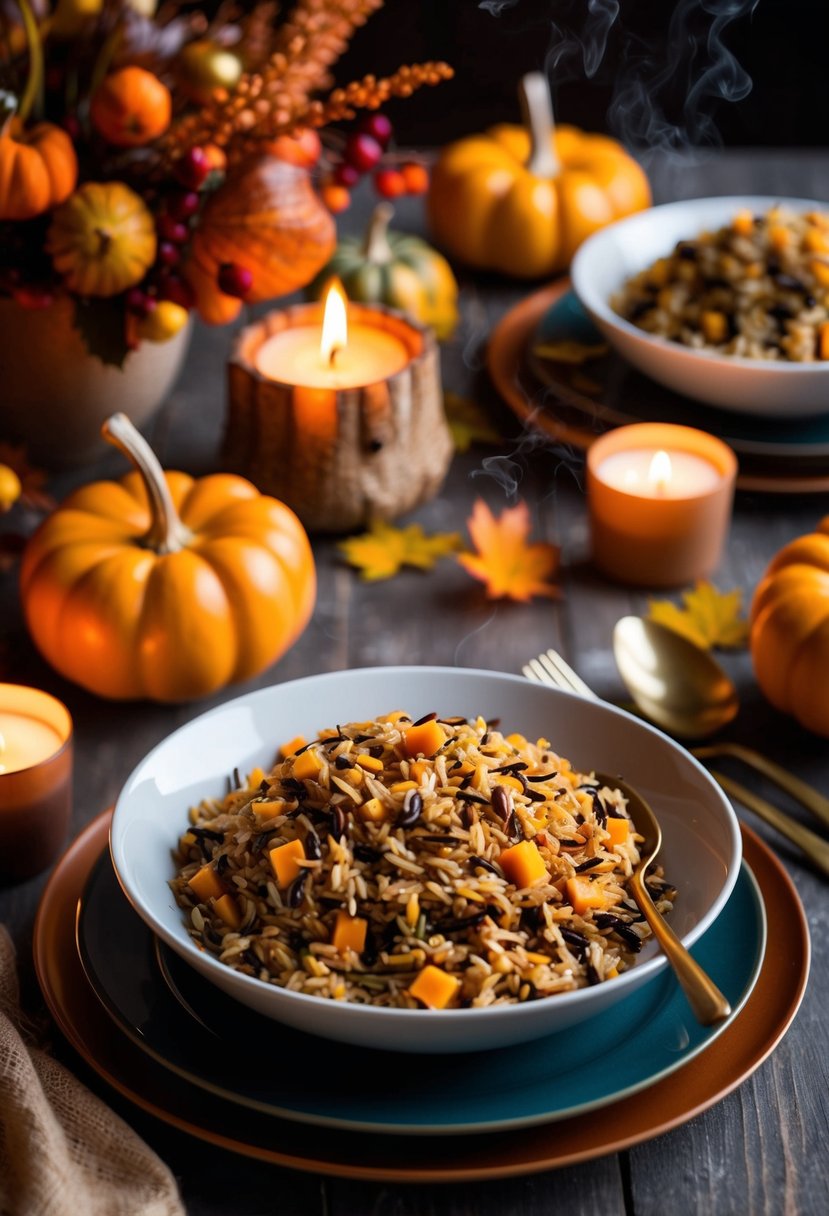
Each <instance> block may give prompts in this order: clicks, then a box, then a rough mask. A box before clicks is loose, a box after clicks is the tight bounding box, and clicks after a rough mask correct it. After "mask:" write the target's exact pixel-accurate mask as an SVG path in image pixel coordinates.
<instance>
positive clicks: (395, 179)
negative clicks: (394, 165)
mask: <svg viewBox="0 0 829 1216" xmlns="http://www.w3.org/2000/svg"><path fill="white" fill-rule="evenodd" d="M374 189H375V190H376V191H377V193H378V194H380V195H382V197H383V198H399V197H400V195H401V194H405V193H406V179H405V178H404V177H403V174H402V173H400V172H399V171H398V170H397V169H380V170H378V172H377V173H375V174H374Z"/></svg>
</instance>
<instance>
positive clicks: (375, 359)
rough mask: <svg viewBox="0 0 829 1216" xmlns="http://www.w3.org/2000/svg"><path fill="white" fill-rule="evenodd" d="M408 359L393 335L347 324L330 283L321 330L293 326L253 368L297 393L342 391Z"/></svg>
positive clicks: (393, 370)
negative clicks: (288, 386)
mask: <svg viewBox="0 0 829 1216" xmlns="http://www.w3.org/2000/svg"><path fill="white" fill-rule="evenodd" d="M410 358H411V355H410V353H409V351H408V349H407V347H406V346H405V345H404V343H403V342H402V341H401V340H400V338H399V337H397V336H396V335H395V334H393V333H390V332H388V331H387V330H385V329H383V328H381V327H380V326H378V325H369V324H366V323H365V322H363V323H360V322H356V323H354V322H352V323H351V324H349V321H348V310H347V302H346V298H345V293H344V292H343V289H342V287H341V286H340V284H339V283H338V282H337V280H334V282H332V284H331V285H330V287H329V288H328V291H327V293H326V297H325V305H324V312H323V320H322V324H321V325H298V326H294V327H293V328H291V329H285V330H283V331H282V332H281V333H277V334H274V336H273V337H272V338H269V339H268V341H267V342H265V343H264V344H263V345H262V347H261V349H260V350H259V352H258V354H257V356H256V359H255V365H256V368H257V369H258V371H260V372H261V373H262V375H263V376H267V377H268V378H269V379H271V380H280V381H282V382H284V383H286V384H293V385H296V386H298V387H300V388H322V389H325V388H327V389H335V390H337V389H347V388H361V387H362V386H364V385H367V384H377V383H379V382H380V381H381V380H387V379H388V378H389V376H394V375H396V374H397V372H399V371H402V369H403V368H404V367H405V366H406V364H407V363H408V362H409V359H410Z"/></svg>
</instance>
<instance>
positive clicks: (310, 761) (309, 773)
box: [291, 747, 322, 781]
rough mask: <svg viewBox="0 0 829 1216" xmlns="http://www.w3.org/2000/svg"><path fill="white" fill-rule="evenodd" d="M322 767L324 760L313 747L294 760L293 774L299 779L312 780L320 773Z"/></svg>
mask: <svg viewBox="0 0 829 1216" xmlns="http://www.w3.org/2000/svg"><path fill="white" fill-rule="evenodd" d="M321 768H322V760H321V759H320V757H319V756H318V755H317V752H316V751H315V750H314V748H313V747H311V748H309V749H308V751H307V752H303V753H302V755H301V756H297V758H296V759H295V760H294V766H293V768H292V769H291V776H292V777H296V779H297V781H306V780H308V779H310V780H311V781H313V780H314V778H315V777H316V776H317V775H318V774H319V771H320V769H321Z"/></svg>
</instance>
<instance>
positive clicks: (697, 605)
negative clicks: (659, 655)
mask: <svg viewBox="0 0 829 1216" xmlns="http://www.w3.org/2000/svg"><path fill="white" fill-rule="evenodd" d="M682 601H683V604H684V607H680V606H679V605H678V604H674V603H673V602H672V601H671V600H649V601H648V617H649V619H650V620H652V621H657V622H658V623H659V624H660V625H665V626H667V628H668V629H673V631H674V632H675V633H681V634H682V635H683V636H684V637H686V638H688V639H689V641H691V642H693V643H694V645H696V646H699V647H701V648H702V649H703V650H710V649H711V648H712V647H721V648H728V649H734V650H739V649H740V648H741V647H743V646H745V644H746V642H747V640H748V621H747V620H746V619H745V617H743V616H742V615H741V609H742V602H743V593H742V591H740V590H739V589H735V590H734V591H718V590H717V588H716V587H715V586H714V585H713V584H712V583H709V582H707V581H705V580H700V581H699V582H698V583H697V584H696V586H695V587H694V588H693V589H692V590H690V591H683V593H682Z"/></svg>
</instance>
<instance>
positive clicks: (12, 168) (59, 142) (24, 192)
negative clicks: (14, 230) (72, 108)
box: [0, 119, 78, 220]
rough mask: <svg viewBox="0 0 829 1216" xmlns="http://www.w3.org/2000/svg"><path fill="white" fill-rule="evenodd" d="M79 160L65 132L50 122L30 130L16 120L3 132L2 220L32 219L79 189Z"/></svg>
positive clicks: (0, 157) (0, 152)
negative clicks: (76, 186) (22, 126)
mask: <svg viewBox="0 0 829 1216" xmlns="http://www.w3.org/2000/svg"><path fill="white" fill-rule="evenodd" d="M77 180H78V161H77V157H76V156H75V149H74V148H73V147H72V141H71V139H70V138H69V136H68V135H67V134H66V132H65V131H62V130H61V129H60V127H56V126H54V125H53V124H52V123H50V122H41V123H38V124H37V125H36V126H34V127H30V128H29V129H28V130H25V129H23V130H21V129H19V124H18V123H17V122H16V120H15V119H11V120H10V121H8V122H6V124H5V126H4V127H3V128H2V130H0V220H30V219H32V218H33V217H34V216H36V215H42V214H43V212H44V211H49V210H50V209H51V208H52V207H57V206H58V205H59V204H60V203H62V202H64V201H65V200H66V199H67V198H69V195H70V194H71V193H72V191H73V190H74V189H75V183H76V181H77Z"/></svg>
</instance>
